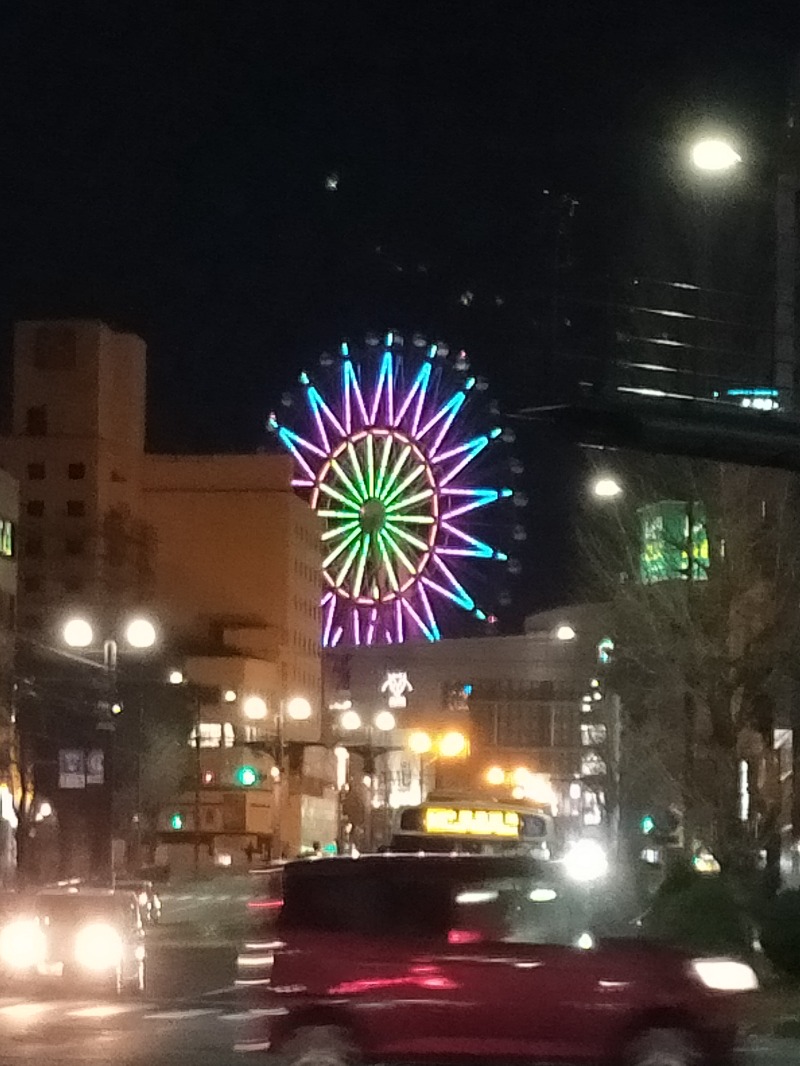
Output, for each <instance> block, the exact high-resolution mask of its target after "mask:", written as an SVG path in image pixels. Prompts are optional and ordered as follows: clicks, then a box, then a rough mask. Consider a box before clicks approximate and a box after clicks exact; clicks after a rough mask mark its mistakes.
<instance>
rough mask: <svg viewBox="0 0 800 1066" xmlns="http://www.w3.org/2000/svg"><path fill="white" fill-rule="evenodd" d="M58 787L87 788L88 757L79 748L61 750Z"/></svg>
mask: <svg viewBox="0 0 800 1066" xmlns="http://www.w3.org/2000/svg"><path fill="white" fill-rule="evenodd" d="M58 787H59V788H86V758H85V755H84V753H83V752H82V751H80V750H79V749H78V748H61V749H60V750H59V752H58Z"/></svg>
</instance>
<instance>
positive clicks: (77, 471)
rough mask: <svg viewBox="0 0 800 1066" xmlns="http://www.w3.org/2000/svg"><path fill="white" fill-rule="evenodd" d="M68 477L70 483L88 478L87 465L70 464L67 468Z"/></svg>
mask: <svg viewBox="0 0 800 1066" xmlns="http://www.w3.org/2000/svg"><path fill="white" fill-rule="evenodd" d="M67 477H68V478H69V479H70V481H83V479H84V478H85V477H86V465H85V464H84V463H70V464H69V466H68V467H67Z"/></svg>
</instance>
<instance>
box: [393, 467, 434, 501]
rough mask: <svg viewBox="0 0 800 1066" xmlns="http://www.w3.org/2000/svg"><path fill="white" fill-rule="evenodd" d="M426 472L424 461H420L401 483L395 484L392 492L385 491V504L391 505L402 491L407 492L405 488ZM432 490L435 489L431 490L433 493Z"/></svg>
mask: <svg viewBox="0 0 800 1066" xmlns="http://www.w3.org/2000/svg"><path fill="white" fill-rule="evenodd" d="M424 473H425V467H424V466H423V465H422V463H418V464H417V465H416V466H415V467H414V468H413V470H411V471H410V472H409V473H408V474H407V475H406V476H405V477H404V478H403V480H402V481H401V482H400V484H399V485H395V486H394V488H393V489H392V491H391V492H388V493H386V492H385V493H384V495H383V504H384V506H385V507H389V505H390V504H391V503H393V502H394V500H396V499H397V497H398V496H399V495H400V493H401V492H405V490H406V489H407V488H408V487H409V486H410V485H413V483H414V482H415V481H416V480H417V478H419V477H421V476H422V475H423V474H424ZM432 492H433V490H431V494H432Z"/></svg>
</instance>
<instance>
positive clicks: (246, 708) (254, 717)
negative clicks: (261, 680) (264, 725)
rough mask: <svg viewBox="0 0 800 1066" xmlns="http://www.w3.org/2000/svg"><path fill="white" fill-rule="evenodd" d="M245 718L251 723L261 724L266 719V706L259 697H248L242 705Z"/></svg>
mask: <svg viewBox="0 0 800 1066" xmlns="http://www.w3.org/2000/svg"><path fill="white" fill-rule="evenodd" d="M242 711H243V713H244V716H245V718H249V719H250V721H251V722H263V720H264V719H265V718H266V717H267V704H266V702H265V701H264V700H263V699H262V698H261V696H248V697H247V699H246V700H245V701H244V704H243V705H242Z"/></svg>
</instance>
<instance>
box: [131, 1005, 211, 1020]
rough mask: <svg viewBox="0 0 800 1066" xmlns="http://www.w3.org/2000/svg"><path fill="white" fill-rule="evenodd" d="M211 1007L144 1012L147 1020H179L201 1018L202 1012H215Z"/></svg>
mask: <svg viewBox="0 0 800 1066" xmlns="http://www.w3.org/2000/svg"><path fill="white" fill-rule="evenodd" d="M216 1013H217V1012H216V1011H215V1010H214V1009H213V1008H209V1007H195V1008H193V1009H190V1010H161V1011H155V1013H153V1014H145V1018H147V1019H148V1020H149V1021H159V1022H179V1021H182V1020H183V1019H184V1018H201V1017H202V1016H203V1015H204V1014H216Z"/></svg>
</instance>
